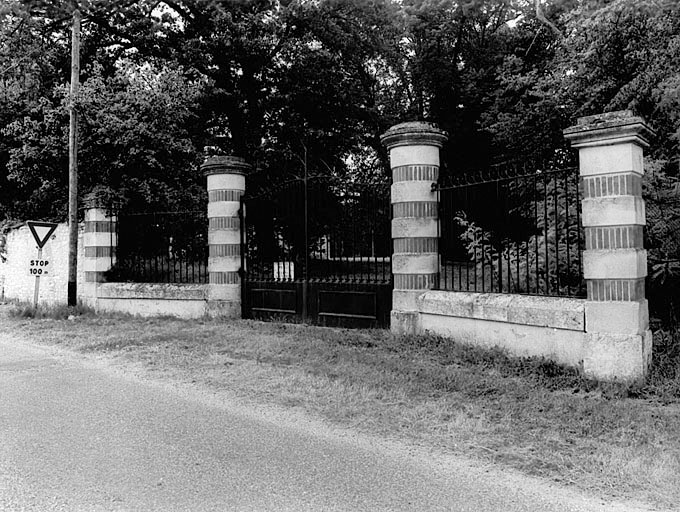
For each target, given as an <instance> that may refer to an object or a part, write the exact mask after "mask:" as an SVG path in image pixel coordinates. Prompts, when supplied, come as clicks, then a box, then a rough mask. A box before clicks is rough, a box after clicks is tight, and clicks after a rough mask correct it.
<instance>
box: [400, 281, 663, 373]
mask: <svg viewBox="0 0 680 512" xmlns="http://www.w3.org/2000/svg"><path fill="white" fill-rule="evenodd" d="M415 304H416V309H417V313H416V318H415V321H414V318H413V313H412V312H408V313H407V315H405V317H404V318H400V316H399V312H398V311H393V312H392V323H393V329H392V330H393V331H395V332H411V333H415V334H427V333H430V334H436V335H440V336H445V337H447V338H451V339H452V340H455V341H458V342H461V343H466V344H468V345H474V346H479V347H484V348H492V347H495V348H502V349H505V350H506V351H507V352H508V354H510V355H513V356H518V357H543V358H546V359H549V360H551V361H555V362H556V363H559V364H564V365H567V366H571V367H574V368H578V369H579V370H581V371H582V372H583V374H584V375H585V376H586V377H592V378H595V379H600V380H620V381H634V380H640V379H643V378H644V376H645V375H646V372H647V368H648V367H649V364H650V361H651V357H652V335H651V332H650V331H649V329H645V330H640V329H639V327H638V326H639V325H640V324H642V325H646V323H647V319H646V318H642V319H641V318H640V317H641V316H643V315H646V311H647V304H646V301H643V303H639V302H634V303H629V304H628V305H627V306H628V311H627V314H626V315H625V316H624V317H622V316H620V313H621V312H620V311H617V312H616V313H617V314H616V315H614V314H612V313H611V312H609V311H607V308H608V307H612V306H611V303H602V304H597V303H593V302H592V301H588V300H586V299H574V298H555V297H540V296H524V295H505V294H495V293H467V292H448V291H435V290H429V291H425V292H422V293H420V294H419V295H418V296H417V297H416V298H415ZM614 324H615V325H614ZM395 327H396V329H395ZM614 327H616V329H618V330H619V331H620V332H617V333H613V332H609V331H607V330H606V329H610V330H612V329H613V328H614Z"/></svg>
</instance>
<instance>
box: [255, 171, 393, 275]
mask: <svg viewBox="0 0 680 512" xmlns="http://www.w3.org/2000/svg"><path fill="white" fill-rule="evenodd" d="M243 204H244V206H245V208H242V211H244V212H245V219H244V224H245V237H244V250H243V251H242V254H243V258H244V262H245V269H246V276H247V278H248V279H250V280H254V281H272V282H286V281H288V282H294V281H302V280H308V281H310V282H315V281H316V282H330V283H389V282H390V281H391V252H392V248H391V232H390V195H389V185H388V184H369V185H366V184H361V185H359V184H353V183H339V182H336V181H331V180H327V179H322V180H309V181H308V183H307V186H306V187H305V183H304V181H294V182H290V183H288V184H286V185H285V186H283V187H281V188H279V189H277V190H274V191H270V192H267V193H266V194H264V195H261V196H258V197H251V198H244V199H243Z"/></svg>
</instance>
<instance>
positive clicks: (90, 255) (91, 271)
mask: <svg viewBox="0 0 680 512" xmlns="http://www.w3.org/2000/svg"><path fill="white" fill-rule="evenodd" d="M84 204H85V208H86V209H85V223H84V227H83V238H82V240H83V256H84V257H83V274H84V279H85V282H84V283H83V285H82V289H81V290H80V293H79V295H81V296H82V297H83V298H84V299H85V300H84V302H91V301H90V300H89V299H95V298H96V289H97V284H98V283H101V282H103V281H104V273H105V272H107V271H108V270H110V269H111V267H112V266H113V265H114V264H115V263H116V248H117V247H118V235H117V230H116V222H117V217H116V216H115V215H112V214H110V212H109V210H108V209H106V208H103V207H102V205H101V204H100V202H98V200H97V199H93V198H87V197H86V198H85V201H84Z"/></svg>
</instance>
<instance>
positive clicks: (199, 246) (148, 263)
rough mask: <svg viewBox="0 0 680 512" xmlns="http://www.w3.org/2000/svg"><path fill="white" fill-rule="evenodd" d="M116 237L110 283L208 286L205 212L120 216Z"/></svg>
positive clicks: (128, 214) (129, 214) (206, 222)
mask: <svg viewBox="0 0 680 512" xmlns="http://www.w3.org/2000/svg"><path fill="white" fill-rule="evenodd" d="M116 233H117V240H118V248H117V251H116V258H115V260H114V265H113V268H112V269H111V271H109V277H108V279H109V280H110V281H119V282H136V283H207V282H208V220H207V213H206V211H205V209H204V210H201V211H185V212H159V213H127V214H119V215H118V223H117V230H116Z"/></svg>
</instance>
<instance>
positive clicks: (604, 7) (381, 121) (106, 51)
mask: <svg viewBox="0 0 680 512" xmlns="http://www.w3.org/2000/svg"><path fill="white" fill-rule="evenodd" d="M75 5H77V6H78V7H79V8H80V10H81V11H82V13H83V46H82V54H81V60H82V64H83V70H82V82H83V87H82V89H81V93H80V94H79V96H78V98H77V99H76V102H77V107H78V111H79V113H80V120H81V123H80V159H79V167H80V176H81V181H82V186H81V193H82V194H85V193H87V192H89V191H90V190H91V189H93V188H95V187H99V188H101V187H104V188H106V189H108V190H111V191H112V193H114V194H115V195H117V196H119V197H120V198H122V199H123V200H125V201H127V202H132V203H134V204H136V205H142V204H145V205H149V206H150V207H167V208H180V207H183V206H186V205H188V204H189V203H191V202H192V201H200V200H202V179H201V176H200V173H199V170H198V166H199V164H200V161H201V159H202V158H203V156H204V155H205V148H206V147H207V148H208V151H221V152H225V153H232V154H238V155H241V156H245V157H246V158H247V159H248V160H250V161H251V162H252V163H254V164H256V166H257V173H256V176H257V179H259V182H260V183H261V184H264V185H265V186H266V184H271V183H272V182H276V181H286V180H289V179H290V178H291V175H296V174H299V172H300V169H301V168H302V166H303V164H306V165H307V166H308V167H309V169H310V171H311V172H313V173H324V174H327V173H333V174H337V175H338V176H341V177H342V176H351V179H353V180H356V179H360V178H364V177H366V176H369V177H371V178H375V177H376V176H379V175H381V174H384V172H385V171H384V168H385V166H384V163H385V156H386V155H385V153H384V150H383V148H382V147H381V145H380V142H379V136H380V134H381V133H382V132H383V131H384V130H386V129H387V128H388V127H389V126H391V125H392V124H394V123H396V122H399V121H402V120H410V119H426V120H431V121H434V122H437V123H438V124H439V125H441V126H442V127H443V128H444V129H446V130H447V131H449V133H450V135H451V140H450V141H449V143H448V144H447V146H446V148H445V151H444V155H445V164H446V165H445V167H446V171H447V172H449V173H458V172H461V170H463V169H467V168H478V167H480V166H481V167H483V166H485V165H488V164H489V163H490V162H492V161H496V160H499V159H509V158H510V159H516V158H518V157H532V158H534V157H550V156H551V155H552V154H553V153H554V150H555V148H556V147H560V146H563V144H564V143H563V139H562V136H561V130H562V129H563V128H564V127H566V126H569V125H570V124H572V123H573V122H574V121H575V118H576V117H577V116H580V115H587V114H592V113H597V112H601V111H605V110H613V109H621V108H632V109H634V110H636V111H637V112H638V113H640V114H642V115H644V116H645V117H647V118H648V119H649V120H650V122H651V123H652V124H653V125H654V126H655V128H656V129H657V130H658V137H657V140H656V141H654V145H653V149H652V152H651V157H652V159H653V162H651V166H650V168H653V169H654V170H655V172H656V173H657V175H658V176H657V177H658V179H656V180H655V181H654V185H655V186H656V185H658V183H660V182H663V183H664V184H665V185H664V186H666V188H668V186H671V187H672V186H673V185H674V180H673V178H674V176H675V175H676V174H677V169H678V157H677V150H676V148H677V143H678V137H679V136H680V114H678V112H680V108H678V106H679V105H678V103H680V80H679V79H678V69H680V57H678V55H680V53H679V52H678V51H677V49H678V45H680V36H678V34H679V33H680V12H679V11H678V10H677V9H674V2H673V1H672V0H642V1H639V2H629V1H628V0H614V1H611V0H541V1H540V2H537V1H535V0H458V1H454V0H403V1H400V2H396V1H392V0H319V1H309V0H287V1H284V0H252V1H248V2H244V1H240V0H228V1H220V2H218V1H214V0H176V1H169V0H168V1H160V2H159V1H155V0H154V1H152V0H138V1H132V0H117V1H103V0H87V1H85V0H80V1H79V2H75V1H73V2H61V1H57V0H11V1H9V2H6V4H5V5H4V7H2V8H0V9H2V10H1V11H0V13H1V16H0V84H1V87H2V89H1V90H0V104H1V105H0V130H1V131H0V134H1V137H0V166H1V168H2V169H3V172H0V216H2V217H5V218H7V217H9V218H16V219H23V218H27V217H40V218H55V219H57V218H63V217H64V214H65V202H66V186H67V179H66V169H67V143H66V141H67V129H68V122H67V117H68V116H67V107H68V103H69V97H68V83H69V71H70V70H69V65H70V32H69V30H70V16H71V12H72V9H73V7H74V6H75ZM669 178H670V182H669ZM650 183H651V181H650ZM657 188H658V187H657ZM654 191H655V192H656V189H655V190H654Z"/></svg>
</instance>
